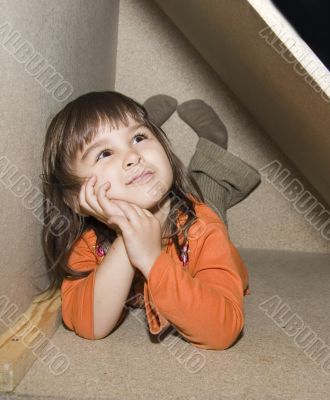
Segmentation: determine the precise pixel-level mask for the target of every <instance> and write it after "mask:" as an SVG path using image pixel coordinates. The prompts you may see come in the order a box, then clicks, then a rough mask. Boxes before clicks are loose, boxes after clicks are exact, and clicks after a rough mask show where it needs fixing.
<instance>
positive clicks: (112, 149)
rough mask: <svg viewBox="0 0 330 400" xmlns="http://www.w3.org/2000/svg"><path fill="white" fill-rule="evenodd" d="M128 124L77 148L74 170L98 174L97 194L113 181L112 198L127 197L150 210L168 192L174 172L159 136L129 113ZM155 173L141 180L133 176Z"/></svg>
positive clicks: (81, 174)
mask: <svg viewBox="0 0 330 400" xmlns="http://www.w3.org/2000/svg"><path fill="white" fill-rule="evenodd" d="M128 119H129V125H128V126H127V127H125V126H124V125H120V126H119V129H115V128H113V129H111V131H110V127H109V126H107V127H104V128H103V129H102V130H100V131H99V132H98V133H97V135H96V136H95V138H94V140H93V141H92V142H91V143H89V144H88V145H87V146H85V147H84V149H83V150H82V152H80V151H78V154H77V157H76V160H75V161H74V165H73V168H74V171H75V173H76V174H77V175H78V176H79V177H82V178H87V177H90V176H92V175H96V177H97V178H96V183H95V184H94V193H95V194H96V193H97V190H98V189H99V187H100V186H101V185H103V184H104V183H106V182H108V181H110V183H111V186H110V189H109V190H108V191H107V197H108V198H109V199H118V200H124V201H127V202H129V203H134V204H136V205H138V206H139V207H141V208H147V209H150V208H152V207H154V206H155V205H156V204H157V202H158V201H159V200H160V199H161V198H162V197H163V196H164V195H165V193H167V192H168V191H169V189H170V188H171V186H172V182H173V172H172V168H171V165H170V162H169V160H168V158H167V155H166V152H165V150H164V148H163V147H162V145H161V144H160V142H159V141H158V140H157V139H156V136H154V134H153V133H152V132H151V131H150V129H148V128H147V127H145V126H139V123H138V122H137V121H135V120H134V119H133V118H131V117H130V116H128ZM147 171H151V173H152V174H150V175H149V176H146V177H145V178H144V179H141V180H140V181H139V182H138V181H136V182H131V181H132V179H133V178H134V177H136V176H138V175H141V174H142V173H143V174H144V173H146V172H147Z"/></svg>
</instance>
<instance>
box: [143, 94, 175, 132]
mask: <svg viewBox="0 0 330 400" xmlns="http://www.w3.org/2000/svg"><path fill="white" fill-rule="evenodd" d="M177 105H178V102H177V100H176V99H175V98H174V97H171V96H167V95H165V94H156V95H155V96H151V97H149V98H148V99H147V100H146V101H145V102H144V103H143V107H144V108H145V109H146V110H147V112H148V116H149V119H151V120H152V122H154V124H155V125H156V126H158V127H160V126H161V125H163V123H164V122H165V121H166V120H168V119H169V118H170V116H171V115H172V114H173V113H174V111H175V110H176V107H177Z"/></svg>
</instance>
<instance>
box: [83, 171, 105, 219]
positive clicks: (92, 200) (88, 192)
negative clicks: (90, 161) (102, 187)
mask: <svg viewBox="0 0 330 400" xmlns="http://www.w3.org/2000/svg"><path fill="white" fill-rule="evenodd" d="M96 180H97V178H96V177H95V176H94V177H93V178H91V179H89V180H88V182H87V183H86V188H85V200H86V202H87V204H88V205H89V206H90V207H91V208H92V209H93V210H94V212H95V213H97V214H101V215H102V214H103V210H102V208H101V207H100V205H99V204H98V201H97V198H96V196H95V192H94V191H95V183H96Z"/></svg>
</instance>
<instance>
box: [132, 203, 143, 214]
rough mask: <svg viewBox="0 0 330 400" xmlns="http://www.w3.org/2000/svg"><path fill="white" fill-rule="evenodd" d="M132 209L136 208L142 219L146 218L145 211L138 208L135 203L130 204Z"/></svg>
mask: <svg viewBox="0 0 330 400" xmlns="http://www.w3.org/2000/svg"><path fill="white" fill-rule="evenodd" d="M129 204H130V205H131V206H132V207H134V209H135V211H136V212H137V213H138V214H139V215H140V217H143V216H145V213H144V212H143V209H142V208H140V207H139V206H137V205H136V204H134V203H129Z"/></svg>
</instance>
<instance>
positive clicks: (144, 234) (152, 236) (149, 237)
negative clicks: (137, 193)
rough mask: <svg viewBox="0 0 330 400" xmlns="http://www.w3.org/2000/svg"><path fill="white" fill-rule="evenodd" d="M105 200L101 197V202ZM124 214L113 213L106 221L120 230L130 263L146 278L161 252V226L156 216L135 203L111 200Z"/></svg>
mask: <svg viewBox="0 0 330 400" xmlns="http://www.w3.org/2000/svg"><path fill="white" fill-rule="evenodd" d="M103 201H105V200H104V199H103V198H101V203H102V202H103ZM112 201H113V202H115V204H116V205H117V206H118V207H119V208H120V209H121V210H122V212H123V214H124V216H119V215H113V216H111V217H110V218H109V219H108V222H110V223H112V224H116V225H117V226H119V228H120V230H121V234H122V236H123V239H124V243H125V247H126V251H127V255H128V257H129V259H130V261H131V263H132V265H133V266H134V267H136V268H138V269H139V270H140V271H141V272H142V273H143V275H144V276H145V277H146V278H148V274H149V271H150V269H151V267H152V266H153V264H154V262H155V260H156V259H157V257H158V256H159V254H160V253H161V226H160V222H159V221H158V219H157V218H155V217H154V216H153V214H152V213H151V212H150V211H149V210H147V209H145V208H140V207H138V206H137V205H136V204H132V203H127V202H126V201H123V200H112Z"/></svg>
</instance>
